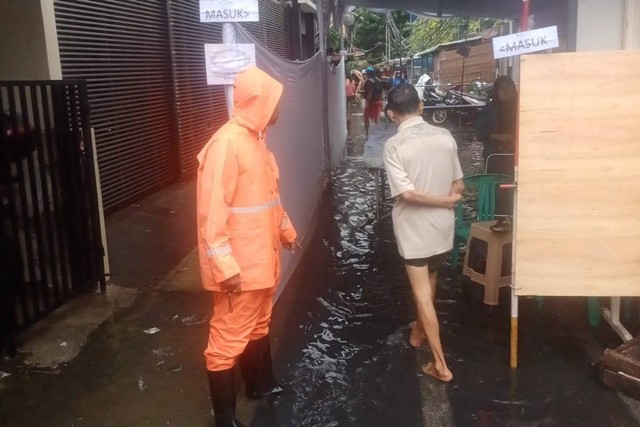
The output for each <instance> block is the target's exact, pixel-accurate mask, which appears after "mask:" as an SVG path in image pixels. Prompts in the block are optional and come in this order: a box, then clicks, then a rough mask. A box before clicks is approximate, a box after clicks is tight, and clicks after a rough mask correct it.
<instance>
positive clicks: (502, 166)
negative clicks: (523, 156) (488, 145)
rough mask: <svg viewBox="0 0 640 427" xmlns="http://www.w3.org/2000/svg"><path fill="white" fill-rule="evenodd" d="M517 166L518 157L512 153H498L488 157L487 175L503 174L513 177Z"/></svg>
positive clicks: (485, 164) (486, 164)
mask: <svg viewBox="0 0 640 427" xmlns="http://www.w3.org/2000/svg"><path fill="white" fill-rule="evenodd" d="M515 165H516V156H515V155H514V154H510V153H496V154H491V155H490V156H489V157H487V160H486V161H485V163H484V173H485V174H488V173H490V174H501V175H507V176H513V172H514V170H515V167H516V166H515Z"/></svg>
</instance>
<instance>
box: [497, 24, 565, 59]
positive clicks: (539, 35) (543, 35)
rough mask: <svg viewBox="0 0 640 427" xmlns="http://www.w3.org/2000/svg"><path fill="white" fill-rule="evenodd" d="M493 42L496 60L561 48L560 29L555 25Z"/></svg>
mask: <svg viewBox="0 0 640 427" xmlns="http://www.w3.org/2000/svg"><path fill="white" fill-rule="evenodd" d="M492 40H493V57H494V58H495V59H500V58H506V57H509V56H515V55H522V54H525V53H532V52H537V51H539V50H547V49H553V48H555V47H558V46H559V40H558V27H556V26H555V25H554V26H553V27H546V28H540V29H538V30H532V31H524V32H522V33H515V34H509V35H508V36H503V37H494V38H493V39H492Z"/></svg>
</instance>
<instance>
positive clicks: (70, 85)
mask: <svg viewBox="0 0 640 427" xmlns="http://www.w3.org/2000/svg"><path fill="white" fill-rule="evenodd" d="M0 107H1V108H0V114H2V128H1V129H0V196H1V201H2V205H1V206H0V214H1V216H0V227H1V228H0V233H1V234H0V237H2V246H3V256H7V257H9V258H11V259H14V260H15V262H4V263H3V264H2V268H3V270H2V274H3V280H2V281H0V286H2V288H0V292H1V293H0V296H2V298H3V299H4V301H5V302H8V305H7V307H10V308H9V310H11V311H12V312H13V313H12V314H13V317H14V318H15V320H16V321H15V324H14V323H12V322H8V323H9V328H16V327H17V328H18V329H24V328H26V327H28V326H29V325H31V324H32V323H34V322H35V321H37V320H39V319H40V318H42V317H43V316H45V315H47V314H48V313H50V312H51V311H53V310H55V309H56V308H57V307H59V306H60V305H62V304H63V303H64V302H65V301H67V300H68V299H69V298H70V297H72V296H73V295H74V294H75V293H77V292H79V291H82V290H84V289H86V288H87V287H88V286H95V285H97V284H98V285H99V286H100V289H101V291H104V290H105V287H106V285H105V284H106V282H105V277H104V264H103V262H102V257H103V248H102V240H101V238H102V237H101V233H100V222H99V207H98V200H97V194H98V193H97V189H96V187H95V165H94V159H93V155H94V153H93V149H92V145H91V141H90V138H91V124H90V120H89V103H88V97H87V88H86V84H85V83H84V82H80V81H73V82H70V81H26V82H0ZM5 112H6V113H5ZM7 259H8V258H7ZM9 264H10V265H9ZM5 269H8V270H7V271H5ZM7 277H9V279H7ZM9 282H12V283H9ZM3 307H5V306H4V305H3ZM1 356H2V355H0V357H1Z"/></svg>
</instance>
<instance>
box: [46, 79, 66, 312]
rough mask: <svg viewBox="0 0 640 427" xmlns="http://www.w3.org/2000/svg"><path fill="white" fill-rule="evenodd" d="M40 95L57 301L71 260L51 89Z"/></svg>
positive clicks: (64, 283) (63, 290) (61, 296)
mask: <svg viewBox="0 0 640 427" xmlns="http://www.w3.org/2000/svg"><path fill="white" fill-rule="evenodd" d="M40 93H41V95H42V108H43V116H44V128H45V129H46V131H45V133H46V140H47V144H46V150H47V158H48V162H49V173H50V176H51V199H52V201H53V212H55V215H54V218H53V219H52V223H51V224H50V228H51V231H52V232H53V234H55V240H56V243H57V255H58V257H57V260H58V262H57V263H56V264H57V266H58V268H59V270H60V278H61V282H60V285H59V286H58V287H57V289H56V293H55V296H56V299H58V300H61V299H63V298H64V295H65V294H66V292H65V289H66V288H67V286H68V283H69V270H68V267H69V259H68V256H67V254H68V252H67V241H66V239H65V234H64V232H63V230H64V227H63V221H62V215H63V212H64V209H63V204H62V200H61V196H60V195H61V189H60V182H59V176H60V171H59V167H58V165H59V163H58V155H57V151H56V148H55V139H54V132H53V129H52V123H53V117H52V109H53V105H52V97H51V87H50V86H48V85H41V86H40Z"/></svg>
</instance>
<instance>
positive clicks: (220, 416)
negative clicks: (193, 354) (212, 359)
mask: <svg viewBox="0 0 640 427" xmlns="http://www.w3.org/2000/svg"><path fill="white" fill-rule="evenodd" d="M233 371H234V368H231V369H227V370H225V371H208V372H207V374H208V376H209V390H210V392H211V406H212V407H213V412H214V413H215V415H216V427H244V426H243V425H242V424H241V423H240V422H239V421H238V420H236V390H235V382H234V379H233Z"/></svg>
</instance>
